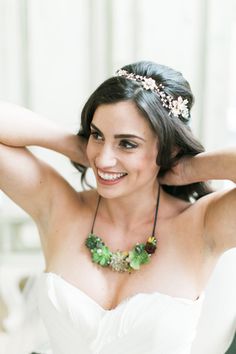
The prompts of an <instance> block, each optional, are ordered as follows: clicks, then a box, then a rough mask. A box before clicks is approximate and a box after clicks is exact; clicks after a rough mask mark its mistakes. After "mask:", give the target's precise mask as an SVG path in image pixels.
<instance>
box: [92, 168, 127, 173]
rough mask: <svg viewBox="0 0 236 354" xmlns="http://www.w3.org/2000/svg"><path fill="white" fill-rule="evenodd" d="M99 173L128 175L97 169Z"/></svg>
mask: <svg viewBox="0 0 236 354" xmlns="http://www.w3.org/2000/svg"><path fill="white" fill-rule="evenodd" d="M97 171H99V172H102V173H108V174H119V173H122V174H126V172H119V171H104V170H102V169H101V168H97Z"/></svg>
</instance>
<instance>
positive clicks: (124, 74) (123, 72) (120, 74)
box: [116, 69, 128, 76]
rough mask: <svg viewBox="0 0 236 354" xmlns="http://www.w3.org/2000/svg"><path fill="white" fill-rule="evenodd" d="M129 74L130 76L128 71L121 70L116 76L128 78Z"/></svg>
mask: <svg viewBox="0 0 236 354" xmlns="http://www.w3.org/2000/svg"><path fill="white" fill-rule="evenodd" d="M127 74H128V72H127V71H126V70H122V69H119V70H118V71H117V72H116V76H126V75H127Z"/></svg>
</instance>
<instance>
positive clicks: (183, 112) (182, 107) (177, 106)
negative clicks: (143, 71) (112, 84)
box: [115, 69, 189, 119]
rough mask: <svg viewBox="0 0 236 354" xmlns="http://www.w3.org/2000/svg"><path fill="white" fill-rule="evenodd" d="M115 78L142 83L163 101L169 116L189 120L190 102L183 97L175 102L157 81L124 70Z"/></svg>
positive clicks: (119, 71)
mask: <svg viewBox="0 0 236 354" xmlns="http://www.w3.org/2000/svg"><path fill="white" fill-rule="evenodd" d="M115 76H122V77H125V78H126V79H129V80H134V81H137V82H140V83H141V84H142V86H143V88H144V89H145V90H151V91H153V92H156V93H157V94H158V96H159V97H160V99H161V102H162V106H163V107H165V108H167V109H168V110H169V115H171V114H173V116H174V117H179V116H182V117H183V118H186V119H187V118H189V109H188V107H187V104H188V100H187V99H183V98H182V97H181V96H179V97H178V98H177V99H176V100H175V99H174V98H173V97H172V96H171V95H168V94H167V93H166V92H165V91H164V88H165V87H164V85H162V84H158V85H157V84H156V81H155V80H154V79H152V78H151V77H146V76H141V75H136V74H134V73H129V72H128V71H126V70H123V69H119V70H117V72H116V74H115Z"/></svg>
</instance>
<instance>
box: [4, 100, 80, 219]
mask: <svg viewBox="0 0 236 354" xmlns="http://www.w3.org/2000/svg"><path fill="white" fill-rule="evenodd" d="M31 145H36V146H40V147H44V148H48V149H52V150H54V151H57V152H59V153H62V154H64V155H66V156H67V157H69V158H70V159H72V160H74V161H76V162H79V163H82V164H86V158H85V154H84V147H85V144H84V142H83V141H82V140H81V139H80V138H78V136H76V135H74V134H72V133H71V132H70V131H69V130H66V129H65V128H63V127H60V126H59V125H58V124H55V123H53V122H51V121H49V120H46V119H45V118H43V117H41V116H40V115H37V114H35V113H33V112H31V111H30V110H28V109H25V108H23V107H20V106H16V105H13V104H10V103H5V102H4V103H0V188H1V189H2V190H3V192H5V193H6V194H7V195H8V196H9V197H10V198H11V199H12V200H14V201H15V202H16V203H17V204H18V205H19V206H20V207H22V208H23V209H24V210H25V211H26V212H27V213H28V214H30V215H31V216H32V217H33V218H34V219H35V220H36V221H39V220H41V219H43V218H44V216H45V215H48V214H47V213H49V212H50V208H51V206H52V204H53V201H54V198H55V196H56V195H57V194H58V193H56V189H57V188H67V187H66V186H67V184H66V182H65V181H64V180H63V179H62V177H61V176H60V175H59V174H58V173H57V172H56V171H55V170H54V169H53V168H51V167H50V166H49V165H48V164H46V163H45V162H43V161H41V160H40V159H38V158H37V157H35V156H34V155H33V154H32V153H31V152H30V151H29V150H28V149H27V148H26V147H27V146H31Z"/></svg>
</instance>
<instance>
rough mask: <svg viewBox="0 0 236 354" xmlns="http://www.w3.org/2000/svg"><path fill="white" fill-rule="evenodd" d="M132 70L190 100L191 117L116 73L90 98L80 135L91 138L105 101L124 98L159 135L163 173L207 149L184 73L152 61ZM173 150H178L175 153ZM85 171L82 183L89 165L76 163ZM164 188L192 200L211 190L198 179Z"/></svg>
mask: <svg viewBox="0 0 236 354" xmlns="http://www.w3.org/2000/svg"><path fill="white" fill-rule="evenodd" d="M122 69H123V70H126V71H128V72H129V73H134V74H136V75H141V76H146V77H151V78H152V79H154V80H155V81H156V83H158V84H160V83H161V84H163V85H164V90H165V92H166V93H167V94H169V95H171V96H172V97H173V98H178V97H179V96H181V97H182V98H183V99H187V100H188V109H189V113H190V114H189V117H188V119H186V118H184V117H182V116H178V117H174V116H173V115H169V110H168V109H166V108H164V107H163V105H162V103H161V100H160V97H159V96H158V95H157V94H156V93H155V92H152V91H150V90H145V89H143V88H142V86H141V85H140V83H138V82H136V81H134V80H130V79H127V78H125V77H122V76H113V77H111V78H109V79H107V80H106V81H104V82H103V83H102V84H101V85H100V86H99V87H98V88H97V89H96V90H95V91H94V92H93V93H92V95H91V96H90V97H89V99H88V100H87V102H86V103H85V105H84V107H83V110H82V114H81V126H80V130H79V132H78V134H77V135H78V136H81V137H83V138H85V139H86V140H88V139H89V136H90V123H91V121H92V119H93V115H94V113H95V110H96V109H97V108H98V106H100V105H102V104H111V103H117V102H120V101H128V100H129V101H132V102H134V103H135V105H136V107H137V108H138V110H139V111H140V112H141V113H142V115H143V116H144V117H145V118H146V119H147V121H148V122H149V124H150V126H151V128H152V129H153V131H154V132H155V133H156V135H157V137H158V155H157V164H158V165H159V166H160V172H159V176H161V175H163V174H164V173H165V172H166V171H168V170H169V169H170V168H171V167H172V166H173V165H174V164H175V163H176V162H177V161H178V159H179V158H181V157H183V156H186V155H189V156H194V155H197V154H198V153H200V152H203V151H204V147H203V146H202V144H201V143H200V142H199V141H198V140H197V139H196V138H195V137H194V136H193V134H192V131H191V129H190V127H189V119H190V116H191V108H192V105H193V102H194V97H193V94H192V91H191V88H190V85H189V83H188V82H187V81H186V80H185V79H184V77H183V76H182V74H181V73H180V72H177V71H175V70H173V69H171V68H169V67H167V66H165V65H160V64H156V63H153V62H150V61H140V62H137V63H133V64H130V65H126V66H124V67H123V68H122ZM173 151H178V153H177V154H175V155H174V154H173ZM72 163H73V165H74V166H75V167H76V168H77V169H78V170H79V171H80V172H81V173H82V174H81V181H82V184H83V185H84V183H86V184H88V183H87V181H86V170H87V168H86V167H84V166H82V165H80V164H78V163H75V162H72ZM163 189H164V190H165V191H166V192H168V193H169V194H172V195H174V196H176V197H178V198H181V199H184V200H187V201H189V200H191V199H192V198H194V199H195V200H196V199H199V198H201V197H202V196H204V195H206V194H208V193H210V192H211V189H210V187H209V185H208V184H207V183H204V182H198V183H193V184H188V185H183V186H165V185H163Z"/></svg>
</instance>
